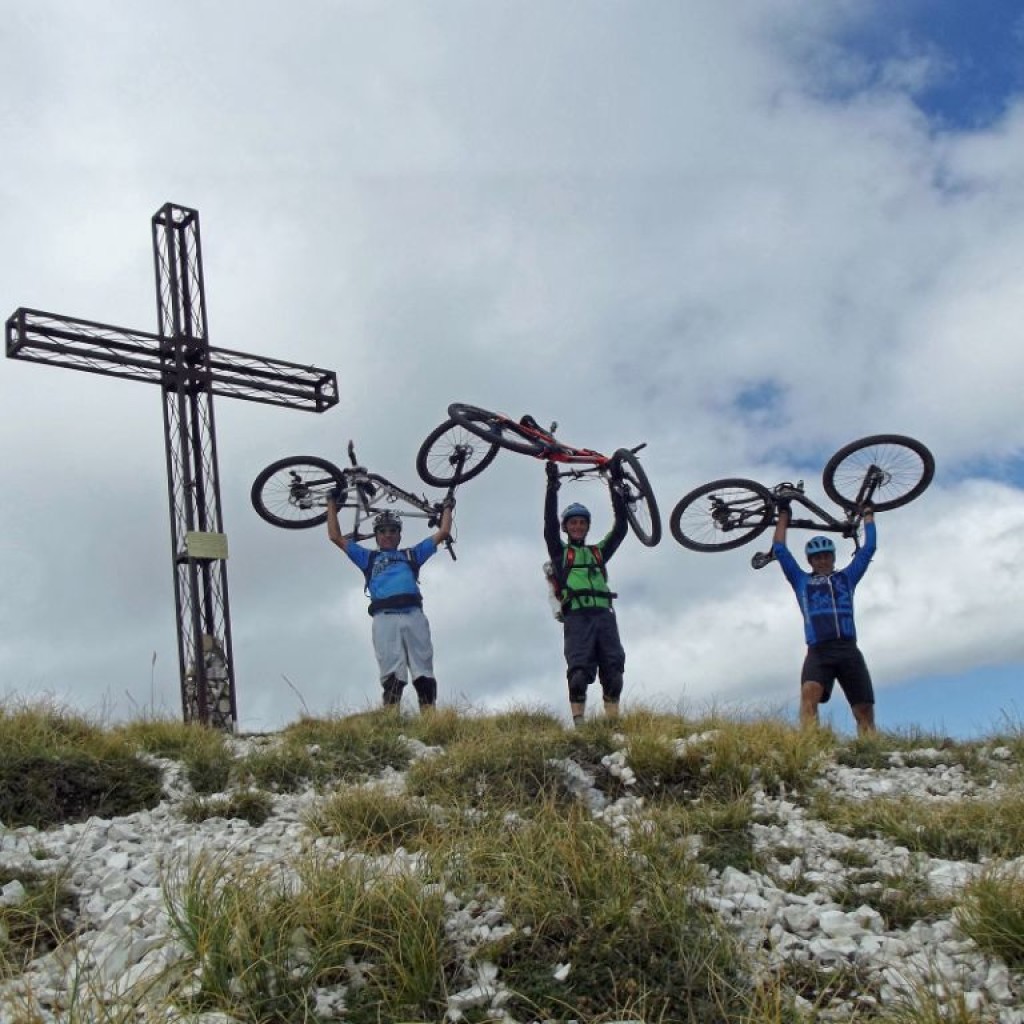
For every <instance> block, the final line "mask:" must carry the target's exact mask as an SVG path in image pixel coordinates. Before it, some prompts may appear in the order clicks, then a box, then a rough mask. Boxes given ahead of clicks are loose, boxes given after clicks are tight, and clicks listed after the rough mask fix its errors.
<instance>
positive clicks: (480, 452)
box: [416, 420, 498, 487]
mask: <svg viewBox="0 0 1024 1024" xmlns="http://www.w3.org/2000/svg"><path fill="white" fill-rule="evenodd" d="M497 454H498V448H497V445H495V444H492V443H491V442H489V441H485V440H484V439H483V438H481V437H480V436H479V435H478V434H476V433H474V432H473V431H470V430H467V429H466V428H465V427H464V426H462V424H460V423H456V422H455V421H454V420H447V421H446V422H445V423H442V424H441V425H440V426H439V427H437V428H436V429H434V430H433V431H431V433H430V434H429V435H428V436H427V438H426V440H425V441H424V442H423V444H422V445H421V446H420V450H419V452H418V453H417V455H416V471H417V472H418V473H419V475H420V479H421V480H423V481H424V483H428V484H430V485H431V486H433V487H449V486H453V485H455V484H460V483H464V482H465V481H467V480H471V479H472V478H473V477H475V476H477V475H478V474H479V473H482V472H483V471H484V470H485V469H486V468H487V467H488V466H489V465H490V464H491V463H492V462H493V461H494V458H495V456H496V455H497Z"/></svg>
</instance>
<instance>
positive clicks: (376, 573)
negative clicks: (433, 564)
mask: <svg viewBox="0 0 1024 1024" xmlns="http://www.w3.org/2000/svg"><path fill="white" fill-rule="evenodd" d="M409 550H410V551H411V552H412V555H413V558H414V559H415V561H416V565H418V566H419V565H422V564H423V563H424V562H425V561H426V560H427V559H428V558H430V556H431V555H433V554H434V552H436V551H437V545H436V544H435V543H434V538H433V537H427V538H425V539H424V540H421V541H420V542H419V544H417V545H416V546H415V547H413V548H410V549H409ZM345 554H346V555H348V557H349V560H350V561H352V562H354V563H355V564H356V565H357V566H358V567H359V568H360V569H362V571H363V572H366V570H367V569H369V568H370V556H371V554H372V555H373V556H374V557H373V572H372V575H371V577H370V579H369V581H368V583H367V589H368V590H369V592H370V597H371V599H372V600H374V601H378V600H381V599H386V598H391V597H397V596H400V595H406V594H409V595H418V594H419V592H420V588H419V586H418V584H417V583H416V573H415V572H414V571H413V567H412V565H411V564H410V562H409V558H408V556H407V555H406V554H405V550H404V549H397V550H394V551H372V549H370V548H365V547H363V546H362V544H356V543H355V542H353V541H350V542H349V543H348V545H347V546H346V547H345Z"/></svg>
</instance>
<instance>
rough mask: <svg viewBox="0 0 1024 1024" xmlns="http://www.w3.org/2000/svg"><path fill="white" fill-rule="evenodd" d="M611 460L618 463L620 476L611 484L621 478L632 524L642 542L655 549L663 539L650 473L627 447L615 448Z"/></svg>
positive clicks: (627, 516)
mask: <svg viewBox="0 0 1024 1024" xmlns="http://www.w3.org/2000/svg"><path fill="white" fill-rule="evenodd" d="M612 461H613V463H615V476H616V477H618V478H619V479H618V480H617V481H615V482H613V484H612V486H615V485H616V483H618V482H619V481H621V484H622V494H623V497H624V498H625V499H626V518H627V519H628V520H629V525H630V526H631V527H632V528H633V532H634V533H635V534H636V536H637V540H639V541H640V543H641V544H643V545H645V546H646V547H649V548H653V547H654V546H655V545H656V544H657V543H658V541H660V540H661V513H660V512H659V511H658V503H657V501H655V500H654V491H653V490H651V484H650V481H649V480H648V479H647V474H646V473H645V472H644V468H643V466H641V465H640V460H639V459H638V458H637V457H636V456H635V455H634V454H633V453H632V452H631V451H630V450H629V449H628V448H620V449H619V450H618V451H616V452H615V454H614V455H612Z"/></svg>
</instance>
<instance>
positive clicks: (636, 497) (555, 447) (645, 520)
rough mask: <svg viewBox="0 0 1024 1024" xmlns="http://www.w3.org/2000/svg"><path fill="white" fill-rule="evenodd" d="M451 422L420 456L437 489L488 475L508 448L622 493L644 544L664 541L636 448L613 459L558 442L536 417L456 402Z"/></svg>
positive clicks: (428, 440) (429, 439) (428, 480)
mask: <svg viewBox="0 0 1024 1024" xmlns="http://www.w3.org/2000/svg"><path fill="white" fill-rule="evenodd" d="M448 416H449V419H447V420H445V422H444V423H442V424H441V425H440V426H438V427H436V428H435V429H434V430H432V431H431V432H430V433H429V434H428V435H427V438H426V440H425V441H424V442H423V444H422V445H421V446H420V450H419V452H418V453H417V456H416V471H417V472H418V473H419V475H420V477H421V478H422V479H423V481H424V482H425V483H428V484H430V485H431V486H433V487H450V486H453V485H455V484H461V483H464V482H465V481H466V480H470V479H472V478H473V477H475V476H477V475H478V474H480V473H482V472H483V471H484V470H485V469H486V468H487V467H488V466H489V465H490V464H491V463H492V462H493V461H494V459H495V457H496V456H497V454H498V450H499V449H501V448H506V449H508V450H509V451H512V452H518V453H519V454H520V455H530V456H532V457H533V458H535V459H541V460H545V461H549V462H557V463H560V464H561V465H563V466H564V467H565V468H564V469H560V470H559V476H561V477H566V478H568V479H572V480H582V479H584V478H586V477H588V476H598V477H600V478H601V479H602V480H605V481H606V482H607V483H608V486H609V487H610V488H612V489H614V490H615V491H616V492H617V493H618V494H621V495H622V497H623V499H624V500H625V503H626V518H627V520H628V521H629V525H630V528H631V529H632V530H633V533H635V534H636V537H637V539H638V540H639V541H640V543H641V544H644V545H646V546H647V547H650V548H652V547H654V545H655V544H657V543H658V541H659V540H661V515H660V513H659V512H658V503H657V502H656V501H655V498H654V492H653V490H652V489H651V485H650V482H649V481H648V479H647V474H646V473H645V472H644V469H643V467H642V466H641V465H640V460H639V459H638V458H637V452H639V451H640V450H641V449H643V448H645V447H646V444H640V445H637V446H636V447H635V448H619V449H618V450H616V451H615V452H613V453H612V454H611V455H603V454H602V453H601V452H597V451H594V450H593V449H590V448H575V447H573V446H572V445H568V444H563V443H562V442H561V441H559V440H557V439H556V438H555V429H556V427H557V426H558V424H556V423H552V424H551V426H550V427H549V428H547V429H545V428H544V427H542V426H541V425H540V424H539V423H538V422H537V421H536V420H535V419H534V418H533V417H532V416H523V417H521V418H520V419H518V420H516V419H512V418H511V417H510V416H505V415H504V414H503V413H498V412H490V411H488V410H487V409H481V408H479V407H477V406H475V405H464V404H462V403H461V402H456V403H454V404H452V405H449V406H448Z"/></svg>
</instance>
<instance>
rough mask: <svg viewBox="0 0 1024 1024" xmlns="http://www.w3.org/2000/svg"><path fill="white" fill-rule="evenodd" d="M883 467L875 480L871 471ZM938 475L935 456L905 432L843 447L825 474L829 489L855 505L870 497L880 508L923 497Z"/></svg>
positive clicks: (838, 499) (840, 499) (847, 505)
mask: <svg viewBox="0 0 1024 1024" xmlns="http://www.w3.org/2000/svg"><path fill="white" fill-rule="evenodd" d="M872 467H874V468H875V469H877V470H878V471H879V474H878V479H877V481H875V482H874V483H872V482H871V481H869V480H868V473H869V471H870V470H871V469H872ZM934 475H935V459H934V457H933V456H932V453H931V452H930V451H929V450H928V449H927V448H926V447H925V446H924V445H923V444H921V442H920V441H915V440H914V438H912V437H904V436H903V435H902V434H873V435H872V436H871V437H862V438H861V439H860V440H859V441H853V442H851V443H850V444H848V445H846V446H845V447H844V448H840V449H839V451H837V452H836V453H835V455H833V456H832V458H831V459H829V460H828V464H827V465H826V466H825V471H824V473H823V474H822V483H823V484H824V487H825V493H826V494H827V495H828V496H829V497H830V498H831V499H832V500H833V501H834V502H836V504H838V505H842V506H843V507H844V508H848V509H854V508H856V507H857V506H858V505H859V504H860V503H861V502H863V501H870V502H871V505H872V506H873V507H874V509H875V511H876V512H884V511H885V510H886V509H890V508H899V506H900V505H906V504H907V502H909V501H913V500H914V499H915V498H917V497H919V496H920V495H921V494H922V493H923V492H924V490H925V488H927V486H928V485H929V484H930V483H931V482H932V477H933V476H934Z"/></svg>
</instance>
